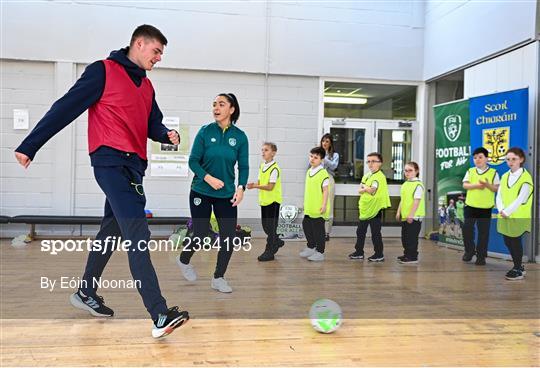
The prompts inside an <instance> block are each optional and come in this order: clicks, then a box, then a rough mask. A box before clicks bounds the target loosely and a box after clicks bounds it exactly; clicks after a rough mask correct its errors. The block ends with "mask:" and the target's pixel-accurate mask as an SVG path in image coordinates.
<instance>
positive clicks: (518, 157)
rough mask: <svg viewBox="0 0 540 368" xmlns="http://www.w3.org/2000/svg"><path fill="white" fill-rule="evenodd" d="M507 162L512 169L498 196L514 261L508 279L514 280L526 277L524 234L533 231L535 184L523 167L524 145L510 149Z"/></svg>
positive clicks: (503, 229) (500, 226) (501, 224)
mask: <svg viewBox="0 0 540 368" xmlns="http://www.w3.org/2000/svg"><path fill="white" fill-rule="evenodd" d="M506 163H507V164H508V167H509V168H510V170H508V171H507V172H506V173H504V175H503V176H502V178H501V185H500V186H499V189H498V191H497V198H496V203H497V210H498V212H499V219H498V220H497V231H498V232H499V233H500V234H502V236H503V238H504V244H505V245H506V247H507V248H508V250H509V251H510V255H511V256H512V261H513V262H514V267H513V268H512V269H511V270H510V271H508V272H507V273H506V279H507V280H510V281H514V280H521V279H523V276H525V268H524V267H523V265H522V263H521V259H522V258H523V247H522V245H521V236H522V235H523V234H524V233H525V232H530V231H531V209H532V197H533V196H532V194H533V189H534V184H533V180H532V176H531V174H530V173H529V172H528V171H527V170H525V168H523V164H524V163H525V152H523V150H522V149H521V148H519V147H512V148H510V149H509V150H508V151H507V152H506Z"/></svg>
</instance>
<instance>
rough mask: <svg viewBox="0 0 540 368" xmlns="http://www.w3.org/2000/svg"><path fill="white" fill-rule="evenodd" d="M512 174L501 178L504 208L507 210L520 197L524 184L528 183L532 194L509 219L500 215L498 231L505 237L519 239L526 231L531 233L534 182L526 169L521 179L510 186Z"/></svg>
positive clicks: (506, 174)
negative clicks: (509, 180)
mask: <svg viewBox="0 0 540 368" xmlns="http://www.w3.org/2000/svg"><path fill="white" fill-rule="evenodd" d="M509 175H510V172H506V173H505V174H504V175H503V176H502V178H501V186H500V191H501V199H502V202H503V207H504V208H507V207H508V206H509V205H510V204H511V203H512V202H513V201H514V200H515V199H516V198H517V197H518V195H519V191H520V190H521V187H522V186H523V184H525V183H527V184H529V185H530V187H531V193H530V194H529V197H528V198H527V200H525V202H523V203H521V204H520V206H519V207H518V208H517V209H516V210H515V211H514V212H513V213H512V214H511V215H510V217H508V218H503V217H502V216H501V215H500V214H499V218H498V220H497V231H498V232H499V233H501V234H503V235H506V236H510V237H512V238H517V237H518V236H521V235H523V233H524V232H526V231H529V232H530V231H531V209H532V198H533V195H532V194H533V180H532V177H531V174H529V172H528V171H527V170H525V169H523V173H522V174H521V176H520V177H519V179H518V180H517V181H516V182H515V183H514V185H512V186H511V187H509V186H508V177H509Z"/></svg>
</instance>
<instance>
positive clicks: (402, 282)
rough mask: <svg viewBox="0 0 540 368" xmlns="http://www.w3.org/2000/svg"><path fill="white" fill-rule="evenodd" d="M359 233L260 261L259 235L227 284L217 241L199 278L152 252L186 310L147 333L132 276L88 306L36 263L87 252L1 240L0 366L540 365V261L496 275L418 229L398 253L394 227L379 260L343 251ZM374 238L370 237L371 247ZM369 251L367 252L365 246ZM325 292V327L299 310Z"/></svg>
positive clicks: (497, 267) (165, 285) (77, 269)
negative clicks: (332, 304) (317, 251)
mask: <svg viewBox="0 0 540 368" xmlns="http://www.w3.org/2000/svg"><path fill="white" fill-rule="evenodd" d="M353 241H354V239H332V240H331V241H330V243H329V245H328V247H327V253H326V257H327V258H326V260H325V261H324V262H322V263H310V262H308V261H306V260H304V259H300V258H299V257H298V255H297V254H298V251H299V250H300V249H301V247H303V244H302V243H299V242H288V243H287V245H286V246H285V247H284V248H283V249H282V250H281V251H280V253H279V254H278V257H277V260H276V261H274V262H268V263H262V264H261V263H258V262H257V261H256V257H257V255H258V254H259V253H260V251H261V250H262V241H261V240H255V241H254V247H255V249H254V250H252V251H251V252H238V253H235V254H234V255H233V258H232V260H231V263H230V265H229V270H228V272H227V275H226V276H227V279H228V280H229V282H230V284H231V286H232V287H233V288H234V292H233V293H232V294H220V293H218V292H216V291H214V290H211V289H210V285H209V283H210V278H211V275H212V272H213V267H214V264H215V256H216V254H215V253H214V252H200V253H199V254H197V255H195V256H194V257H193V261H192V262H193V264H194V266H195V267H196V270H197V272H198V274H199V279H198V280H197V281H196V282H195V283H193V284H189V283H188V282H186V281H184V280H183V278H182V277H181V275H180V272H179V269H178V268H177V266H176V265H175V263H174V258H175V253H174V252H154V253H152V261H153V263H154V266H155V268H156V270H157V272H158V276H159V279H160V285H161V289H162V291H163V294H164V296H165V297H166V298H167V301H168V304H169V305H176V304H179V305H181V307H182V308H184V309H187V310H189V312H190V315H191V316H192V320H191V321H190V322H189V323H188V324H187V325H186V326H184V327H182V328H180V329H179V330H178V331H176V332H175V333H173V334H172V335H170V336H169V337H167V338H166V339H163V340H159V341H156V340H154V339H152V338H151V336H150V330H151V322H150V320H149V319H148V318H147V315H146V312H145V310H144V307H143V305H142V302H141V299H140V297H139V296H138V293H137V291H136V290H131V289H102V290H100V291H99V293H100V294H101V295H102V296H104V297H105V300H106V302H107V305H109V306H110V307H112V308H113V309H114V310H115V317H114V318H112V319H106V320H105V319H95V318H91V317H89V316H88V315H86V314H85V313H84V312H82V311H79V310H76V309H74V308H72V307H71V306H70V305H69V303H68V297H69V294H70V293H71V292H72V290H71V289H59V288H58V286H57V288H56V289H55V290H54V291H52V292H50V291H48V290H46V289H41V288H40V277H48V278H51V279H59V278H60V277H61V276H65V277H78V276H80V275H81V274H82V271H83V268H84V264H85V258H86V253H84V252H83V253H77V252H74V253H62V254H59V255H56V256H53V255H49V254H47V253H44V252H42V251H40V245H39V242H37V241H35V242H33V243H32V244H31V245H30V246H29V247H28V248H27V249H14V248H12V247H11V246H10V242H9V241H8V240H2V241H1V242H0V260H1V268H0V276H1V295H0V296H1V300H0V306H1V318H2V319H1V324H2V326H1V362H0V363H1V365H2V366H36V365H37V366H44V365H47V366H51V365H53V366H66V365H69V366H148V365H150V366H201V365H210V366H261V365H264V366H305V365H316V366H322V365H324V366H360V365H362V366H364V365H371V366H391V365H399V366H419V365H422V366H426V365H428V366H441V365H443V366H448V365H450V366H456V365H457V366H463V365H465V366H470V365H480V366H539V365H540V353H539V351H540V319H539V316H540V314H539V313H540V312H539V311H540V293H539V291H540V288H539V285H540V282H539V281H540V272H539V271H540V267H539V266H538V265H536V264H527V265H526V269H527V276H526V279H525V280H523V281H518V282H508V281H505V280H504V274H505V272H506V271H507V270H508V269H509V268H511V263H509V262H506V261H499V260H493V259H489V260H488V264H487V266H485V267H478V266H474V265H471V264H464V263H463V262H462V261H461V253H459V252H457V251H454V250H450V249H446V248H442V247H438V246H436V245H435V244H434V243H432V242H429V241H422V243H421V250H420V251H421V256H420V257H421V262H420V264H419V265H415V266H413V265H407V266H405V265H399V264H397V263H396V262H395V258H396V256H398V255H400V254H401V246H400V244H399V241H398V239H388V240H386V241H385V256H386V262H384V263H381V264H369V263H368V262H359V261H350V260H348V259H347V254H348V253H349V252H350V251H352V248H353ZM370 248H371V244H370V243H369V241H368V244H367V245H366V250H371V249H370ZM368 254H370V253H369V252H368ZM103 277H104V278H106V279H110V280H112V279H126V280H127V279H129V278H130V274H129V268H128V264H127V257H126V255H125V254H121V253H118V254H115V255H114V256H113V258H112V259H111V261H110V263H109V265H108V267H107V269H106V272H105V273H104V275H103ZM322 297H324V298H330V299H333V300H335V301H336V302H338V303H339V304H340V305H341V307H342V308H343V314H344V323H343V325H342V327H341V328H340V329H339V330H338V331H337V332H335V333H334V334H330V335H323V334H319V333H317V332H315V331H314V330H313V329H312V328H311V326H310V324H309V321H308V320H307V313H308V310H309V307H310V305H311V303H312V302H313V301H314V300H316V299H318V298H322Z"/></svg>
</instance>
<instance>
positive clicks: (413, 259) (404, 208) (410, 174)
mask: <svg viewBox="0 0 540 368" xmlns="http://www.w3.org/2000/svg"><path fill="white" fill-rule="evenodd" d="M404 172H405V179H407V180H406V181H405V182H404V183H403V184H402V185H401V201H400V202H399V206H398V210H397V214H396V220H397V221H400V222H401V244H402V245H403V255H402V256H400V257H398V262H399V263H403V264H415V263H418V234H420V229H421V227H422V219H423V218H424V217H425V216H426V209H425V204H424V184H422V182H421V181H420V179H418V174H419V172H420V168H419V167H418V164H417V163H416V162H414V161H411V162H408V163H407V164H406V165H405V170H404Z"/></svg>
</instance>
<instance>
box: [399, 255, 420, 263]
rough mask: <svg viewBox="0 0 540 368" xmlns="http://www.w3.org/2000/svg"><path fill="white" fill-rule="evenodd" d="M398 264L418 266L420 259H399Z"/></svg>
mask: <svg viewBox="0 0 540 368" xmlns="http://www.w3.org/2000/svg"><path fill="white" fill-rule="evenodd" d="M398 262H399V263H401V264H417V263H418V258H416V259H415V258H409V257H405V256H403V258H402V257H399V260H398Z"/></svg>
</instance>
